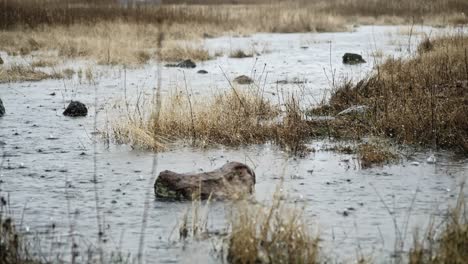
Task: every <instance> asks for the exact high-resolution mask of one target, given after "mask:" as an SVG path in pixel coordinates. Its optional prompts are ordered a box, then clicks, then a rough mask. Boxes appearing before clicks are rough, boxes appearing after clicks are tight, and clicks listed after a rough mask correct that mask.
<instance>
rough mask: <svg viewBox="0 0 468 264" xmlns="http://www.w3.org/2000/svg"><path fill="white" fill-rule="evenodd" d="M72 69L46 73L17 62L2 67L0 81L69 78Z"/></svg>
mask: <svg viewBox="0 0 468 264" xmlns="http://www.w3.org/2000/svg"><path fill="white" fill-rule="evenodd" d="M69 77H71V75H70V69H65V70H64V71H53V72H52V73H46V72H43V71H40V70H37V69H35V68H34V67H32V66H30V65H21V64H15V65H10V66H4V67H1V68H0V83H7V82H24V81H28V82H36V81H41V80H45V79H62V78H69Z"/></svg>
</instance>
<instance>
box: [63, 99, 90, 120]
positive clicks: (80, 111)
mask: <svg viewBox="0 0 468 264" xmlns="http://www.w3.org/2000/svg"><path fill="white" fill-rule="evenodd" d="M87 114H88V108H86V105H85V104H83V103H81V102H79V101H71V102H70V104H69V105H68V106H67V109H65V111H63V115H64V116H72V117H76V116H86V115H87Z"/></svg>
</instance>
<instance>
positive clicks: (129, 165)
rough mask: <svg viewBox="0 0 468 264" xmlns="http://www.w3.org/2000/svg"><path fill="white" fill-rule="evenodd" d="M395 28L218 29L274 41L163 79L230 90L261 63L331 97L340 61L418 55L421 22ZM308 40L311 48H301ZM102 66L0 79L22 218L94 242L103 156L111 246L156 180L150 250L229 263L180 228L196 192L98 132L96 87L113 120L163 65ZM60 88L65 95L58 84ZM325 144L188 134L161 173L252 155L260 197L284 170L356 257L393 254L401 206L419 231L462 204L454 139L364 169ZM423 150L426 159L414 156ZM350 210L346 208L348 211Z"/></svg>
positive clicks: (270, 87) (332, 245)
mask: <svg viewBox="0 0 468 264" xmlns="http://www.w3.org/2000/svg"><path fill="white" fill-rule="evenodd" d="M398 30H399V29H398V27H360V28H357V29H356V31H355V32H349V33H324V34H256V35H253V36H251V37H245V38H234V37H223V38H216V39H207V40H206V41H205V43H204V45H206V47H208V48H209V49H210V50H218V49H222V50H224V51H225V52H229V51H230V50H235V49H237V48H245V49H246V48H248V47H250V46H252V45H256V46H258V47H266V48H265V50H267V51H268V52H264V53H263V54H262V55H261V56H259V57H258V58H247V59H230V58H228V57H226V56H224V57H220V58H218V59H216V60H212V61H207V62H203V63H200V65H198V67H197V68H196V69H187V70H182V69H173V68H164V69H163V70H162V75H163V80H162V82H163V92H164V93H169V92H170V91H172V90H173V89H174V88H179V89H183V87H184V83H185V82H184V75H185V78H186V79H187V83H188V85H189V89H190V90H192V91H193V93H194V94H210V93H211V92H213V91H218V90H220V89H229V84H228V82H227V80H226V77H225V76H224V74H223V71H224V72H225V73H226V75H227V76H228V78H234V77H235V76H237V75H240V74H246V75H254V76H257V79H258V80H259V81H258V83H259V84H260V85H262V86H264V87H265V91H267V92H270V93H276V92H277V91H278V90H279V89H284V90H286V91H293V90H296V91H301V93H303V94H305V97H306V98H307V100H306V101H308V102H311V103H315V102H318V101H320V100H321V99H322V98H323V97H326V93H327V92H326V91H327V90H328V89H329V87H330V84H331V82H332V80H331V73H332V72H335V76H336V79H340V78H344V77H345V76H346V77H349V78H354V79H356V80H357V79H359V78H362V77H364V76H366V75H367V74H368V73H369V72H370V71H371V70H372V68H373V65H374V61H373V59H372V57H370V56H369V54H371V53H372V52H373V51H375V50H382V51H383V52H384V54H386V55H390V56H408V55H409V54H410V52H409V51H408V50H407V49H408V47H411V50H413V51H414V48H415V46H414V45H415V44H416V42H417V38H420V37H422V34H418V35H416V36H413V39H412V41H411V43H410V41H409V40H408V36H406V35H399V34H397V32H398ZM420 31H425V32H428V34H432V35H433V34H436V32H439V31H440V32H442V31H443V30H441V29H438V30H436V29H431V28H421V29H420ZM306 46H307V47H308V48H307V49H304V48H302V47H306ZM258 47H257V49H262V48H258ZM330 51H331V52H330ZM344 52H356V53H361V54H362V55H363V56H364V58H365V59H366V60H367V61H368V63H367V64H362V65H357V66H344V65H342V64H341V56H342V54H343V53H344ZM2 58H4V59H5V61H6V62H7V63H9V62H11V61H14V60H15V58H11V57H6V56H4V55H3V53H2ZM26 59H30V58H26ZM265 64H266V66H265ZM69 65H71V66H74V67H83V65H85V64H84V63H82V62H80V63H76V64H74V63H72V62H70V64H69ZM76 65H77V66H76ZM264 68H265V70H263V69H264ZM199 69H205V70H207V71H208V72H209V74H207V75H199V74H197V73H196V72H197V71H198V70H199ZM221 69H222V70H221ZM95 70H96V74H95V76H96V77H95V81H96V85H92V84H89V83H87V82H80V80H79V78H78V77H76V76H75V78H74V79H72V80H66V81H62V80H59V81H58V80H47V81H41V82H37V83H29V82H25V83H19V84H0V98H2V100H3V102H4V104H5V107H6V109H7V115H6V116H4V117H3V118H0V129H1V130H0V141H2V142H4V143H5V145H4V146H3V150H4V153H5V159H4V161H3V168H2V170H1V171H0V175H1V177H0V180H1V183H0V192H1V195H7V194H8V195H9V196H10V202H11V209H12V211H13V213H14V215H15V216H16V217H15V218H16V219H17V220H18V221H19V220H20V219H22V228H23V230H25V231H29V232H31V233H37V232H39V233H40V235H39V237H43V239H45V240H47V241H49V240H53V241H54V243H53V247H49V246H43V248H42V251H43V254H45V255H54V254H56V253H57V252H60V251H66V250H67V249H68V248H69V246H66V245H67V243H66V242H69V240H67V239H68V237H69V236H68V234H69V231H70V230H69V227H70V223H72V226H74V228H73V230H74V232H75V233H76V237H77V240H78V241H79V242H80V243H79V244H80V245H81V246H86V245H96V240H97V224H96V223H97V220H96V200H95V192H94V187H95V185H94V183H93V172H94V167H93V164H94V157H96V160H97V163H96V165H97V177H98V184H97V185H96V186H97V188H98V195H99V206H100V210H99V211H100V212H101V213H102V215H101V218H102V220H103V222H104V228H105V230H104V233H105V238H106V240H107V242H106V243H105V247H107V248H109V249H118V248H121V249H123V250H124V251H129V252H131V253H132V254H133V255H135V254H136V252H137V249H138V241H139V239H140V236H141V234H140V233H141V219H142V213H143V207H144V201H145V197H146V193H147V192H149V193H150V194H151V195H150V196H149V200H150V210H149V211H148V214H149V215H148V220H149V222H148V226H147V228H146V230H145V238H146V243H145V258H146V260H147V262H150V263H176V262H177V263H179V262H180V263H188V262H191V263H193V262H195V263H206V262H213V263H217V262H219V260H218V259H216V258H214V257H213V256H212V255H213V254H212V247H213V246H212V243H211V242H210V241H201V242H187V243H182V242H180V241H178V239H177V233H178V231H177V229H176V230H174V228H175V227H176V226H177V225H178V222H179V221H180V220H181V218H182V215H183V213H184V212H185V210H186V209H187V208H189V207H190V206H191V204H190V203H188V202H161V201H156V200H154V199H153V196H152V191H153V190H152V185H153V182H154V176H153V175H151V168H152V164H153V157H154V154H152V153H149V152H142V151H135V150H131V149H130V148H128V147H126V146H115V145H112V144H111V145H110V146H108V145H106V144H104V143H103V142H102V141H97V144H96V145H93V142H94V140H93V135H92V134H93V133H92V132H93V131H94V117H95V108H94V107H93V105H94V100H95V98H97V103H98V107H97V110H98V116H97V118H96V120H97V127H98V128H100V129H105V128H106V122H105V121H106V120H107V118H108V112H109V111H112V107H111V106H112V102H114V100H115V99H118V98H122V97H124V94H126V95H127V96H128V97H129V98H135V97H136V95H137V94H140V93H146V94H150V93H152V88H153V87H154V86H155V84H156V72H157V67H156V66H154V65H150V66H147V67H145V68H143V69H126V70H124V69H123V68H122V67H103V66H97V67H95ZM254 72H255V74H254ZM293 78H298V79H300V80H305V81H306V82H305V83H303V84H300V85H298V84H285V85H283V84H276V81H278V80H284V79H293ZM260 80H261V81H260ZM124 84H125V85H124ZM95 89H96V90H95ZM53 92H55V94H56V95H55V96H53V95H50V94H52V93H53ZM95 92H96V94H97V96H96V97H95ZM70 99H78V100H80V101H82V102H84V103H86V104H87V105H88V106H90V108H89V113H90V114H89V115H88V117H86V118H76V119H72V118H67V117H64V116H62V114H61V113H62V111H63V109H64V106H65V105H66V103H67V100H70ZM109 115H110V114H109ZM328 144H333V143H330V142H327V141H314V142H311V145H312V146H313V147H314V148H315V149H316V150H317V152H315V153H312V154H311V155H309V156H308V157H306V158H304V159H294V158H291V157H288V155H287V154H286V153H284V152H282V151H281V150H280V149H278V148H277V147H275V146H270V145H261V146H251V147H244V148H238V149H229V148H220V147H219V148H214V149H207V150H199V149H192V148H190V147H186V146H180V147H177V148H176V149H175V150H172V151H167V152H163V153H159V154H157V161H158V162H157V171H156V174H157V173H158V172H159V171H161V170H166V169H170V170H175V171H181V172H184V171H201V170H204V171H207V170H212V169H214V168H217V167H219V166H221V165H223V164H224V163H225V162H227V161H232V160H236V161H241V162H246V163H247V164H249V165H250V166H252V167H254V169H255V172H256V174H257V185H256V192H255V197H256V199H257V200H260V201H263V200H267V199H270V198H271V197H272V193H273V192H274V190H275V188H276V186H277V185H278V184H280V182H281V178H282V176H284V183H283V185H282V189H283V192H284V193H285V195H287V196H288V197H289V198H288V201H289V202H291V203H295V204H297V205H298V206H305V210H306V218H307V221H308V222H309V223H310V226H311V228H312V229H316V228H318V230H319V232H320V235H321V236H322V238H323V239H324V245H323V247H324V250H325V252H327V253H328V255H330V256H332V257H334V258H336V259H337V260H338V261H340V262H346V261H352V260H355V259H356V251H357V250H358V248H360V250H361V251H362V253H363V254H364V255H371V256H375V257H374V259H378V260H382V262H385V261H386V260H389V259H390V255H391V253H392V252H393V251H394V240H395V237H396V236H395V227H394V221H393V219H395V220H396V222H397V224H398V228H399V229H403V226H404V224H405V223H406V222H407V220H406V219H407V217H408V215H409V220H408V228H407V230H406V232H403V233H405V234H407V235H406V239H407V242H408V241H409V240H410V238H411V234H412V231H413V227H415V226H420V227H425V225H426V224H427V223H428V221H429V218H430V217H431V216H436V217H440V216H442V215H443V214H444V213H445V212H446V208H447V207H448V206H450V205H453V202H454V201H455V198H456V195H457V193H458V188H459V186H460V184H461V182H462V181H463V180H464V179H466V178H467V171H468V159H466V158H463V157H456V156H455V155H453V154H451V153H448V152H436V156H437V159H438V162H437V163H436V164H427V163H426V162H425V160H426V158H427V156H428V153H424V152H415V153H412V155H411V157H412V158H411V160H403V161H401V162H400V163H398V164H394V165H389V166H384V167H379V168H371V169H367V170H361V169H360V168H359V164H358V161H357V160H356V159H355V158H354V156H353V155H345V154H339V153H334V152H330V151H326V150H324V149H326V148H327V145H328ZM94 146H96V156H94V154H93V153H94V149H93V148H94ZM0 147H2V146H0ZM415 161H417V162H418V164H419V165H418V166H414V165H411V164H412V162H415ZM465 192H466V190H465ZM350 208H353V209H354V210H351V209H350ZM229 210H230V204H229V203H228V202H217V203H214V204H213V205H212V206H211V210H210V214H209V227H210V228H211V229H215V230H219V229H223V228H224V227H225V218H226V217H225V214H226V212H227V211H229ZM344 211H347V212H348V213H349V215H348V216H344V215H343V212H344Z"/></svg>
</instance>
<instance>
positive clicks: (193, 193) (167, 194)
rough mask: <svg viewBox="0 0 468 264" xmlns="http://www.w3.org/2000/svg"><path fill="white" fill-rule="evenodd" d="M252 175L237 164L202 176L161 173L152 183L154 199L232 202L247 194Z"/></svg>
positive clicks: (248, 170)
mask: <svg viewBox="0 0 468 264" xmlns="http://www.w3.org/2000/svg"><path fill="white" fill-rule="evenodd" d="M254 185H255V173H254V172H253V170H252V169H250V168H249V167H248V166H247V165H245V164H242V163H239V162H229V163H226V164H225V165H224V166H222V167H221V168H219V169H216V170H214V171H210V172H203V173H176V172H173V171H169V170H165V171H162V172H161V173H160V174H159V176H158V178H157V179H156V181H155V183H154V192H155V194H156V197H158V198H166V199H189V200H190V199H196V198H200V199H208V197H210V195H211V198H213V199H236V198H240V197H242V196H245V195H248V194H251V193H252V192H253V190H254Z"/></svg>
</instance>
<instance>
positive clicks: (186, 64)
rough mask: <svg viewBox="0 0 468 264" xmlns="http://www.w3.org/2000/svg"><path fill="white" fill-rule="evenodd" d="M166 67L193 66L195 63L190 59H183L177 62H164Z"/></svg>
mask: <svg viewBox="0 0 468 264" xmlns="http://www.w3.org/2000/svg"><path fill="white" fill-rule="evenodd" d="M166 67H178V68H195V67H197V65H196V64H195V62H193V61H192V60H184V61H181V62H179V63H177V64H166Z"/></svg>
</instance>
